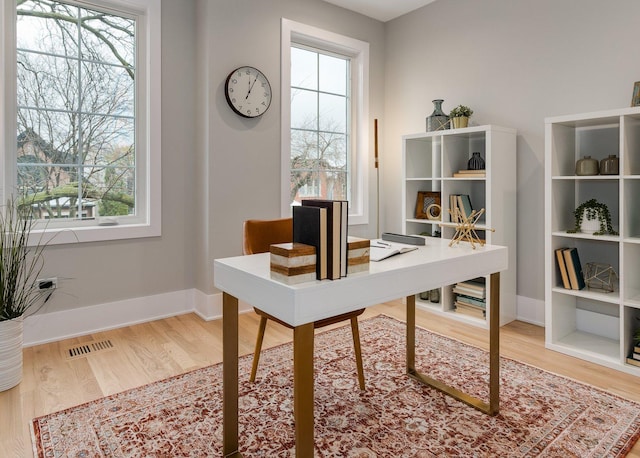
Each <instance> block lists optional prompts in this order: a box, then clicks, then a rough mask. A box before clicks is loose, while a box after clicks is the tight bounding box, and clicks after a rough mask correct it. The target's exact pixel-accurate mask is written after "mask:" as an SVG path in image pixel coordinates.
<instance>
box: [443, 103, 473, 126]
mask: <svg viewBox="0 0 640 458" xmlns="http://www.w3.org/2000/svg"><path fill="white" fill-rule="evenodd" d="M472 114H473V110H472V109H471V108H469V107H467V106H464V105H458V106H457V107H455V108H454V109H453V110H451V112H449V117H450V118H451V124H452V125H453V128H454V129H459V128H461V127H467V126H468V125H469V118H470V117H471V115H472Z"/></svg>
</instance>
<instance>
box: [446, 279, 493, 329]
mask: <svg viewBox="0 0 640 458" xmlns="http://www.w3.org/2000/svg"><path fill="white" fill-rule="evenodd" d="M453 293H454V294H455V302H454V306H455V311H456V313H460V314H463V315H469V316H473V317H476V318H483V319H484V318H485V316H486V310H487V302H486V301H487V299H486V298H487V288H486V284H485V280H484V278H475V279H473V280H468V281H461V282H458V283H456V284H455V285H454V286H453Z"/></svg>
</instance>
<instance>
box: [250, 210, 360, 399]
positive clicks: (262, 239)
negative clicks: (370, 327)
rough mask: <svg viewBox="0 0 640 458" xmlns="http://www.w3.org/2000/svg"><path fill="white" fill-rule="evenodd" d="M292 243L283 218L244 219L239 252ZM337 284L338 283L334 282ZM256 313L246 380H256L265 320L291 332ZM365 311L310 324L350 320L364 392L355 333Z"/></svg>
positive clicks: (288, 225) (287, 222) (288, 220)
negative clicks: (256, 329)
mask: <svg viewBox="0 0 640 458" xmlns="http://www.w3.org/2000/svg"><path fill="white" fill-rule="evenodd" d="M292 240H293V219H292V218H282V219H275V220H255V219H252V220H247V221H245V222H244V227H243V240H242V251H243V253H244V254H256V253H265V252H268V251H269V246H270V245H271V244H274V243H286V242H291V241H292ZM337 281H339V280H337ZM254 310H255V312H256V314H258V315H259V316H260V327H259V328H258V337H257V339H256V349H255V352H254V355H253V367H252V368H251V376H250V377H249V380H250V381H252V382H254V381H255V380H256V372H257V371H258V362H259V361H260V351H261V350H262V341H263V339H264V331H265V329H266V326H267V320H273V321H275V322H277V323H280V324H281V325H283V326H286V327H287V328H289V329H293V326H291V325H290V324H287V323H285V322H283V321H281V320H279V319H278V318H276V317H274V316H272V315H269V314H268V313H265V312H263V311H262V310H260V309H258V308H255V307H254ZM363 312H364V309H360V310H355V311H353V312H349V313H344V314H341V315H338V316H334V317H331V318H325V319H324V320H320V321H316V322H314V323H313V326H314V328H316V329H317V328H321V327H324V326H328V325H330V324H334V323H339V322H341V321H345V320H351V332H352V334H353V348H354V350H355V354H356V366H357V370H358V383H359V385H360V389H361V390H364V389H365V385H364V370H363V368H362V352H361V350H360V333H359V330H358V315H362V313H363Z"/></svg>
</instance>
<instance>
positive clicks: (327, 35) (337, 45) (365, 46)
mask: <svg viewBox="0 0 640 458" xmlns="http://www.w3.org/2000/svg"><path fill="white" fill-rule="evenodd" d="M281 33H282V38H281V50H280V53H281V55H280V59H281V61H280V62H281V68H280V75H281V77H280V80H281V82H280V84H281V88H280V91H281V94H282V95H281V107H282V108H281V123H282V125H281V133H280V138H281V145H282V159H281V171H280V173H281V186H282V188H281V210H280V212H281V214H282V216H283V217H287V216H291V206H290V202H289V192H290V174H291V141H290V139H291V67H290V66H291V43H292V42H295V43H301V44H306V45H309V46H313V47H316V48H320V49H326V50H330V51H335V52H337V53H340V54H343V55H346V56H349V57H351V59H352V60H351V75H352V79H353V81H352V86H351V87H352V89H353V91H352V98H353V101H352V103H353V105H352V116H353V119H354V121H353V126H354V129H353V139H352V148H353V151H354V152H355V154H354V156H353V157H354V159H355V160H354V163H353V164H352V172H353V178H352V183H353V189H352V194H351V196H352V198H351V202H350V204H351V210H350V213H349V224H350V225H355V224H368V223H369V186H368V183H369V180H368V176H369V173H368V160H367V156H368V154H367V152H368V150H369V122H368V120H369V43H367V42H364V41H360V40H357V39H355V38H350V37H346V36H344V35H340V34H337V33H333V32H328V31H326V30H322V29H320V28H317V27H313V26H310V25H306V24H302V23H299V22H295V21H291V20H289V19H285V18H282V32H281Z"/></svg>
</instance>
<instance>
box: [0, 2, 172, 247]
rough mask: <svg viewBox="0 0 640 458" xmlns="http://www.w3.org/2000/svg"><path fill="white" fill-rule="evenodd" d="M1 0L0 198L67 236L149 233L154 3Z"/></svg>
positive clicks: (154, 230) (155, 138)
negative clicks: (7, 33) (2, 139)
mask: <svg viewBox="0 0 640 458" xmlns="http://www.w3.org/2000/svg"><path fill="white" fill-rule="evenodd" d="M2 1H3V2H6V1H9V0H2ZM11 1H13V2H14V4H15V9H14V16H13V22H12V24H11V25H13V26H14V27H15V29H14V30H15V43H14V45H15V46H14V48H13V49H14V52H15V54H13V55H11V56H6V55H5V56H4V60H5V62H10V63H11V64H12V65H9V66H7V67H8V68H10V69H11V70H10V71H8V72H7V73H8V74H9V77H7V78H6V79H5V92H6V93H10V89H12V90H13V94H14V97H13V98H11V99H12V100H14V101H15V104H11V103H8V104H6V105H8V106H10V107H11V106H12V107H11V108H9V109H7V110H6V112H5V116H6V119H7V121H8V122H6V126H8V127H6V128H5V129H6V130H5V132H15V135H13V136H11V135H7V136H6V138H7V140H6V143H7V144H8V143H10V140H9V137H11V138H13V142H14V143H13V145H10V147H9V148H8V150H9V151H11V152H12V154H7V156H6V157H4V161H3V164H4V165H5V173H4V182H5V198H8V197H9V196H13V197H14V198H16V199H18V203H19V205H20V206H21V207H22V209H23V210H25V209H29V210H30V213H31V216H32V217H33V218H35V219H37V220H42V221H43V224H42V225H41V227H42V229H43V230H46V232H48V233H56V232H59V233H60V234H64V232H65V231H66V232H68V229H72V230H73V232H74V235H73V239H74V240H75V241H78V240H80V241H83V240H87V241H92V240H108V239H117V238H129V237H140V236H150V235H159V216H160V215H159V211H160V206H159V197H160V196H159V195H160V193H159V171H160V169H159V167H160V164H159V161H160V148H159V146H160V143H159V136H160V132H159V130H160V115H159V109H158V110H157V112H156V113H157V115H154V113H153V112H152V111H151V104H152V103H153V104H156V103H157V104H158V108H159V87H160V86H159V78H160V77H159V57H160V54H159V46H160V29H159V27H160V0H132V1H129V2H126V3H122V2H103V1H101V0H97V1H94V2H84V1H83V2H72V1H60V0H26V1H15V0H11ZM125 5H126V6H125ZM3 6H4V5H3ZM3 10H4V11H7V8H3ZM8 19H9V18H6V17H5V18H3V24H9V23H10V21H9V20H8ZM151 37H154V38H153V40H157V42H154V41H153V40H152V39H150V38H151ZM10 58H11V59H10ZM152 68H155V69H157V70H158V74H157V75H153V72H151V71H150V70H151V69H152ZM152 80H153V81H152ZM13 82H15V86H14V85H13V84H12V83H13ZM154 91H155V92H156V93H157V96H158V100H152V97H150V95H151V94H152V93H153V92H154ZM11 99H10V98H9V97H7V101H8V102H11ZM7 112H8V113H7ZM9 114H11V115H13V116H9ZM8 146H9V145H8ZM154 191H155V193H156V194H155V195H154ZM156 211H157V213H158V214H154V213H155V212H156ZM45 221H46V223H45ZM79 234H80V235H79ZM59 239H62V240H59ZM66 239H68V237H65V236H64V235H62V236H61V237H59V236H56V237H54V238H53V239H52V241H53V243H64V242H65V241H67V240H66Z"/></svg>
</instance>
